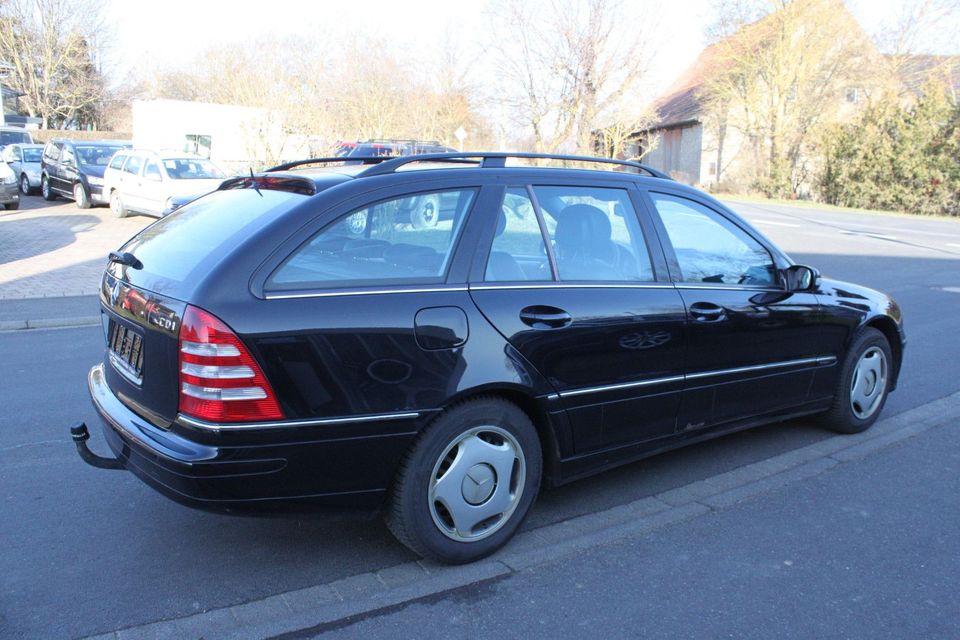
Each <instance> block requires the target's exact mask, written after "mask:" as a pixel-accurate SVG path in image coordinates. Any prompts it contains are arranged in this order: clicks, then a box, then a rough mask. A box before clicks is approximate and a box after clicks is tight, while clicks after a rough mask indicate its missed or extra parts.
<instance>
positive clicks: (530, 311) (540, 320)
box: [520, 305, 573, 329]
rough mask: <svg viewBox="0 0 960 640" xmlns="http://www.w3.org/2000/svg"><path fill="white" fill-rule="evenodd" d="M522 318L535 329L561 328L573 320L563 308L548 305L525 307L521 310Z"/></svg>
mask: <svg viewBox="0 0 960 640" xmlns="http://www.w3.org/2000/svg"><path fill="white" fill-rule="evenodd" d="M520 320H521V321H522V322H523V323H524V324H525V325H528V326H530V327H533V328H534V329H559V328H560V327H565V326H567V325H568V324H570V323H571V322H573V318H572V317H570V314H569V313H567V312H566V311H564V310H563V309H558V308H557V307H551V306H546V305H534V306H532V307H524V308H523V309H521V310H520Z"/></svg>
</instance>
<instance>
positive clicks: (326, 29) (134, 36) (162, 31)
mask: <svg viewBox="0 0 960 640" xmlns="http://www.w3.org/2000/svg"><path fill="white" fill-rule="evenodd" d="M519 1H522V0H519ZM626 1H627V2H628V3H643V4H645V5H646V8H647V9H649V11H650V12H651V13H652V14H653V15H655V20H656V21H657V23H658V28H657V31H658V35H659V39H660V41H659V43H658V45H657V58H656V62H655V64H654V66H653V69H652V72H651V76H650V80H649V81H650V84H651V91H652V92H658V91H661V90H663V89H665V88H666V87H667V86H668V85H669V84H670V82H671V81H672V80H673V79H674V78H676V77H677V76H678V75H680V73H682V72H683V70H684V69H685V68H686V67H687V66H689V65H690V64H691V63H692V62H693V61H694V60H695V59H696V57H697V55H698V54H699V53H700V51H701V50H702V49H703V47H704V46H705V40H704V35H703V34H704V29H705V27H706V26H707V25H708V24H709V23H710V22H711V21H712V20H713V10H714V6H715V5H714V2H712V1H711V0H626ZM911 1H916V0H848V2H847V4H848V6H849V7H850V9H851V11H852V12H853V13H854V15H855V16H856V18H857V19H858V21H859V22H860V23H861V25H862V26H863V27H864V28H865V29H866V30H867V31H868V32H869V33H873V32H875V31H876V30H877V29H879V28H880V27H881V26H882V25H883V24H884V23H886V22H890V21H892V20H895V19H896V17H897V15H898V14H899V13H900V12H901V11H902V9H903V6H904V3H905V2H911ZM106 2H107V5H106V7H107V12H106V13H107V15H106V17H107V19H108V21H109V22H110V23H111V24H112V26H113V32H114V36H113V42H112V44H111V47H110V50H111V52H110V55H109V58H108V60H112V62H113V63H114V65H113V67H112V73H111V76H112V80H113V82H114V83H117V82H120V81H121V80H122V78H123V77H124V76H125V75H126V73H127V71H129V70H130V69H134V68H136V67H138V66H146V67H147V68H163V67H169V66H172V67H177V66H185V65H188V64H189V63H190V61H191V60H192V59H193V58H194V57H195V56H196V55H197V54H199V53H200V52H202V51H203V50H205V49H207V48H208V47H210V46H212V45H216V44H218V43H226V42H230V43H234V42H245V41H250V40H252V39H255V38H257V37H263V36H284V35H296V36H308V37H316V38H330V37H331V36H332V35H336V34H339V33H342V32H350V31H357V32H362V33H370V34H375V35H376V37H372V38H371V46H390V47H396V48H397V49H398V54H399V55H408V56H410V57H411V58H413V57H420V58H422V57H423V56H430V55H431V45H432V44H433V43H437V42H440V41H441V35H440V34H453V37H454V38H456V39H461V40H463V41H466V42H469V41H475V40H476V32H477V29H476V25H478V24H481V23H482V21H483V20H485V16H484V7H485V2H483V1H482V0H472V1H467V0H392V1H391V0H358V1H356V2H344V1H343V0H313V1H309V0H283V1H281V2H278V3H277V4H276V5H271V4H265V3H263V2H262V0H261V1H256V2H254V1H251V0H229V1H224V0H164V1H163V2H141V1H136V0H135V1H132V2H131V1H130V0H106ZM265 7H267V8H265ZM950 53H953V52H950ZM266 62H267V63H269V61H266Z"/></svg>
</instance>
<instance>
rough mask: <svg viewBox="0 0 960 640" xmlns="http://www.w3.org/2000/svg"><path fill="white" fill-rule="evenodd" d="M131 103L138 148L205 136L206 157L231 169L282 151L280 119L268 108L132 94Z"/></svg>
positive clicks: (178, 145)
mask: <svg viewBox="0 0 960 640" xmlns="http://www.w3.org/2000/svg"><path fill="white" fill-rule="evenodd" d="M132 109H133V145H134V146H135V147H137V148H145V149H175V150H178V151H184V150H186V148H187V136H198V135H200V136H209V137H210V141H211V144H210V158H211V159H212V160H213V161H215V162H217V163H218V164H221V165H224V166H226V167H228V168H231V169H234V170H239V169H242V168H243V167H246V166H254V167H259V166H261V165H262V164H265V163H272V162H276V161H279V160H281V159H283V156H284V153H283V151H284V149H283V148H284V146H285V144H286V136H285V135H284V133H283V128H282V123H281V122H280V119H279V117H278V116H277V114H275V113H274V112H271V111H269V110H267V109H257V108H254V107H241V106H236V105H224V104H212V103H205V102H186V101H181V100H135V101H134V102H133V105H132Z"/></svg>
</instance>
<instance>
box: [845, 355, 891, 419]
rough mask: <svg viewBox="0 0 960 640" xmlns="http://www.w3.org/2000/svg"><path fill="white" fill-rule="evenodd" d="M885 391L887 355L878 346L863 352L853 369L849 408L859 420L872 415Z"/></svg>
mask: <svg viewBox="0 0 960 640" xmlns="http://www.w3.org/2000/svg"><path fill="white" fill-rule="evenodd" d="M886 391H887V357H886V356H885V355H884V354H883V350H882V349H879V348H878V347H870V348H869V349H867V350H866V351H864V352H863V355H862V356H860V360H858V361H857V366H856V368H854V370H853V379H852V380H851V383H850V408H851V409H852V410H853V415H855V416H857V417H858V418H860V419H861V420H866V419H867V418H869V417H870V416H872V415H873V414H874V413H875V412H876V411H877V407H879V406H880V401H881V400H882V399H883V394H884V393H886Z"/></svg>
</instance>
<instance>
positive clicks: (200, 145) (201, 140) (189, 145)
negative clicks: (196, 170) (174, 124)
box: [183, 133, 213, 158]
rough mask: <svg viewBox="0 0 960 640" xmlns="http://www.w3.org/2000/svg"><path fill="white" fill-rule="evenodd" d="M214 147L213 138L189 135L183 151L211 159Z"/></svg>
mask: <svg viewBox="0 0 960 640" xmlns="http://www.w3.org/2000/svg"><path fill="white" fill-rule="evenodd" d="M212 147H213V138H212V137H211V136H208V135H201V134H194V133H188V134H187V135H186V141H185V143H184V145H183V150H184V151H186V152H187V153H195V154H197V155H198V156H201V157H204V158H209V157H210V149H211V148H212Z"/></svg>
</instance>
